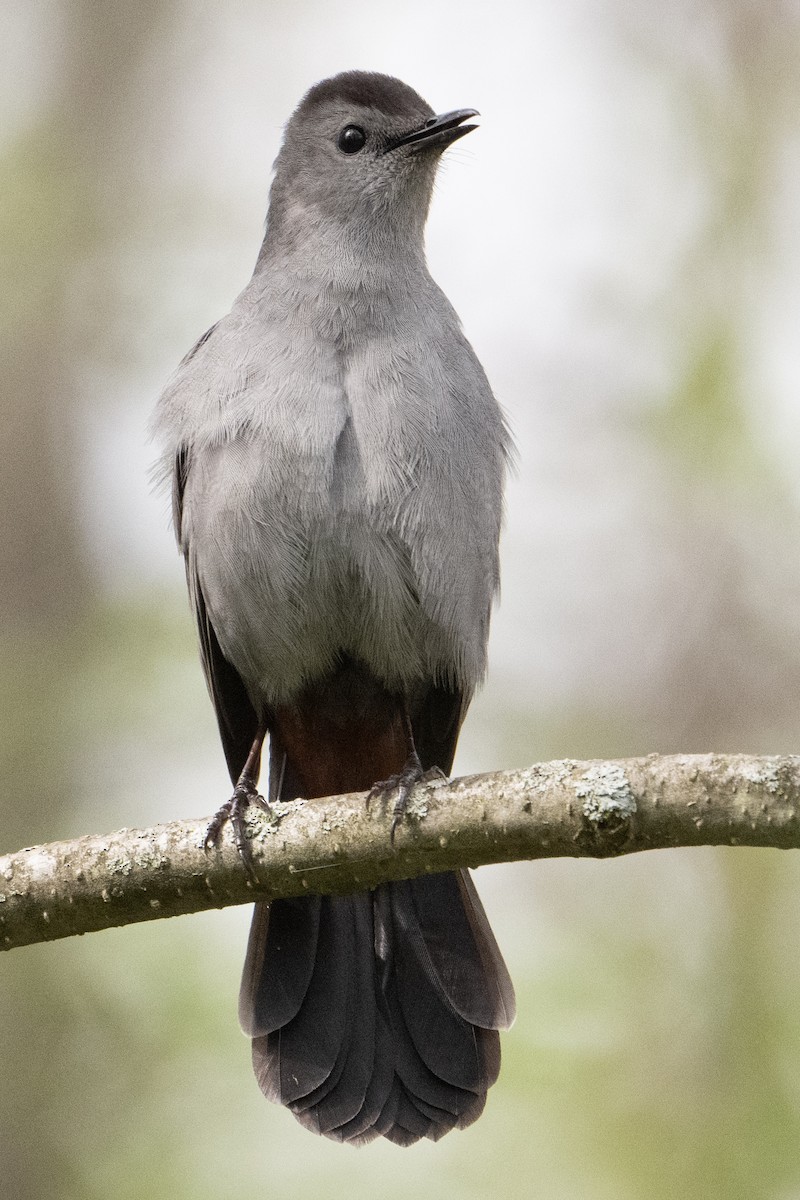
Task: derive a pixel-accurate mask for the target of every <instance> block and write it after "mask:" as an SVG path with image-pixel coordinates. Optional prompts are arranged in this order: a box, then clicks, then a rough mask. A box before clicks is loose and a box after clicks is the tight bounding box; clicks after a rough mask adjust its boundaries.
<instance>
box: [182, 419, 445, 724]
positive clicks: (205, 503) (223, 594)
mask: <svg viewBox="0 0 800 1200" xmlns="http://www.w3.org/2000/svg"><path fill="white" fill-rule="evenodd" d="M293 466H294V470H293V473H290V474H287V473H286V472H285V471H284V472H280V471H278V470H277V469H276V466H275V464H274V463H271V462H270V455H269V453H268V451H267V450H266V449H264V450H262V451H261V452H258V453H256V452H255V447H253V446H252V445H250V446H248V445H246V444H243V443H228V444H226V445H223V446H221V447H217V448H216V449H214V450H212V451H206V452H205V453H204V454H203V456H202V459H201V460H200V461H199V462H196V463H194V464H193V467H192V471H191V473H190V478H189V484H188V486H187V492H186V496H185V499H184V513H185V534H186V536H185V543H184V544H185V550H186V553H187V555H188V558H189V562H190V568H191V569H192V570H193V571H194V572H195V574H196V577H197V580H198V583H199V586H200V588H201V589H202V592H203V596H204V599H205V603H206V607H207V610H208V613H209V617H210V619H211V621H212V624H213V625H214V629H215V631H216V634H217V638H218V640H219V643H220V647H221V649H222V652H223V654H224V655H225V657H226V658H227V659H228V660H229V661H230V662H231V663H232V664H233V665H234V666H235V667H236V669H237V671H238V672H239V674H240V675H241V677H242V679H243V681H244V683H245V686H246V687H247V689H248V692H249V694H250V696H251V699H252V700H253V702H254V704H255V705H256V707H257V708H261V707H263V706H264V705H265V704H275V703H285V702H286V701H287V700H290V699H291V698H292V697H293V696H294V695H296V694H297V692H299V691H300V690H301V689H302V688H303V687H304V686H305V685H306V684H308V683H310V682H312V681H314V680H315V679H321V678H324V677H325V676H326V675H328V674H330V673H331V672H332V671H333V670H334V669H335V668H336V666H337V664H338V663H339V662H340V661H341V658H342V657H343V656H345V655H347V656H350V657H351V658H354V659H357V660H359V661H361V662H363V663H364V664H365V665H366V666H368V667H369V668H370V670H371V671H372V672H373V673H374V674H375V675H376V676H377V678H378V679H380V680H381V681H382V682H383V683H385V684H386V685H387V686H388V687H389V688H391V689H397V690H402V691H407V690H409V689H411V688H413V687H414V686H415V685H416V684H418V683H419V682H421V681H424V680H432V679H437V680H440V681H445V680H450V681H453V682H455V676H456V675H457V670H456V666H455V664H456V662H457V659H458V655H459V651H458V648H457V647H456V646H455V645H454V641H453V637H452V635H451V634H450V633H449V632H448V630H446V629H445V628H444V627H443V626H442V624H440V623H439V622H438V621H437V620H436V617H435V614H434V613H432V612H431V611H430V606H427V605H426V604H425V603H424V601H423V600H422V599H421V596H420V588H419V586H418V585H419V580H418V578H417V572H416V571H415V567H414V559H413V556H412V554H411V552H410V550H409V548H408V546H407V545H406V543H405V541H404V539H403V536H402V534H401V529H402V513H403V496H402V494H397V495H396V497H395V498H394V500H392V498H388V499H387V498H386V497H384V499H383V502H382V503H380V504H372V503H370V501H369V499H368V497H367V496H366V495H365V490H364V488H363V487H360V486H359V478H358V464H357V462H356V461H351V459H350V456H349V455H348V453H347V447H346V440H345V442H344V443H340V445H339V454H338V456H337V457H336V458H335V460H333V461H332V462H330V463H325V462H317V463H316V464H314V463H307V462H299V461H297V460H295V462H294V464H293Z"/></svg>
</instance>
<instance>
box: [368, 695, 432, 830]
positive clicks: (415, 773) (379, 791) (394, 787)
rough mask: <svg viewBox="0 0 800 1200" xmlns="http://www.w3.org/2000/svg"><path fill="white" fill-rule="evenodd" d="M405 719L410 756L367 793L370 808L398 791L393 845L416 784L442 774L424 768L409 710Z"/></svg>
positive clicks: (393, 816)
mask: <svg viewBox="0 0 800 1200" xmlns="http://www.w3.org/2000/svg"><path fill="white" fill-rule="evenodd" d="M404 719H405V727H406V745H407V747H408V758H407V759H406V761H405V763H404V765H403V768H402V770H400V771H398V772H397V774H396V775H390V776H389V778H388V779H382V780H380V781H379V782H378V783H374V784H373V785H372V787H371V788H370V790H369V793H368V794H367V808H369V806H370V804H371V802H372V801H373V800H381V801H386V800H388V799H389V796H390V795H391V794H392V793H393V792H396V793H397V795H396V796H395V801H394V808H393V809H392V827H391V830H390V831H389V841H390V842H391V844H392V845H394V835H395V831H396V830H397V826H398V825H399V824H400V822H401V821H402V819H403V815H404V813H405V811H406V807H407V806H408V797H409V795H410V793H411V789H412V788H413V786H414V784H415V783H419V782H420V780H423V779H430V778H436V777H438V776H441V774H442V772H441V771H440V770H439V768H438V767H434V768H433V769H432V770H431V771H426V770H424V768H423V766H422V763H421V762H420V760H419V755H418V754H417V747H416V746H415V745H414V730H413V728H412V726H411V718H410V717H409V715H408V712H407V711H406V712H404Z"/></svg>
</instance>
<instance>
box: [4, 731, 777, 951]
mask: <svg viewBox="0 0 800 1200" xmlns="http://www.w3.org/2000/svg"><path fill="white" fill-rule="evenodd" d="M799 818H800V757H798V756H782V757H769V758H764V757H761V758H756V757H751V756H748V755H722V754H701V755H672V756H664V757H662V756H658V755H651V756H649V757H648V758H632V759H621V760H617V761H613V760H612V761H602V762H601V761H596V762H575V761H573V760H570V759H565V760H560V761H557V762H551V763H539V764H536V765H535V766H531V767H528V768H526V769H525V770H523V771H500V772H497V773H496V774H489V775H473V776H469V777H465V778H461V779H456V780H454V781H453V782H452V783H448V782H446V781H444V780H442V781H436V782H434V783H428V784H421V785H418V786H417V787H416V788H415V790H414V793H413V796H412V799H411V803H410V805H409V809H408V813H407V815H406V818H405V820H404V822H403V824H402V825H401V826H400V827H399V828H398V830H397V836H396V839H395V844H394V846H392V844H391V843H390V841H389V827H390V824H391V813H388V814H387V813H386V812H381V811H380V810H378V811H375V810H374V809H373V810H368V809H367V808H366V805H365V796H364V795H363V794H354V795H349V796H334V797H330V798H329V799H323V800H292V801H289V802H286V803H281V804H276V805H275V806H274V807H273V809H272V812H271V815H270V816H267V815H265V814H264V813H262V812H261V811H260V810H259V809H258V808H255V807H253V808H251V809H250V810H249V813H248V832H249V834H250V835H251V839H250V843H249V844H250V847H251V849H252V860H253V861H252V866H253V873H254V877H251V874H249V873H248V871H247V870H246V869H245V867H244V865H243V863H242V861H241V860H240V858H239V857H238V855H237V853H236V850H235V848H234V846H233V841H232V838H231V836H230V830H229V829H226V830H225V832H224V836H223V838H222V839H221V844H220V847H219V848H218V849H216V850H214V851H211V852H209V853H206V852H204V851H203V849H202V843H203V838H204V835H205V830H206V826H207V824H208V820H207V819H205V820H197V821H182V822H173V823H172V824H167V825H157V826H155V827H153V828H152V829H121V830H119V831H118V832H117V833H112V834H107V835H105V836H95V835H90V836H88V837H83V838H79V839H77V840H76V841H72V842H53V843H50V844H48V845H44V846H32V847H29V848H28V849H25V850H20V851H19V852H18V853H16V854H9V855H6V856H4V857H0V947H1V948H2V949H5V950H10V949H13V948H14V947H17V946H24V945H29V944H31V943H33V942H43V941H51V940H54V939H56V938H62V937H70V936H72V935H74V934H79V933H90V932H93V931H95V930H98V929H108V928H110V927H112V926H116V925H127V924H131V923H133V922H135V921H149V920H155V919H157V918H160V917H173V916H178V915H180V914H182V913H192V912H200V911H203V910H205V909H210V908H224V907H225V906H226V905H229V904H246V903H251V902H252V901H254V900H256V899H269V898H271V897H277V896H297V895H302V894H303V893H305V892H321V893H339V894H345V893H348V892H353V891H360V890H364V889H366V888H370V887H373V886H375V885H376V884H378V883H380V882H382V881H384V880H389V879H405V878H411V877H413V876H416V875H422V874H424V873H425V872H432V871H443V870H450V869H453V868H455V867H477V866H481V865H483V864H485V863H497V862H513V861H517V860H520V859H537V858H556V857H592V858H606V857H613V856H616V855H620V854H630V853H633V852H635V851H639V850H656V849H665V848H669V847H674V846H772V847H775V848H778V849H793V848H795V849H796V848H800V819H799ZM256 879H257V882H256Z"/></svg>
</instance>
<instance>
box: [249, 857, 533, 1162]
mask: <svg viewBox="0 0 800 1200" xmlns="http://www.w3.org/2000/svg"><path fill="white" fill-rule="evenodd" d="M479 903H480V902H479V901H477V899H476V898H474V896H473V894H472V893H471V892H470V890H469V885H464V886H462V885H461V884H460V882H459V879H458V876H443V877H437V876H427V877H425V878H424V879H421V880H415V881H413V883H410V882H400V883H391V884H383V885H381V886H380V887H379V888H376V889H375V891H374V892H369V893H363V894H359V895H356V896H346V897H322V898H319V897H311V896H308V897H301V898H300V899H299V900H292V901H288V900H276V901H273V902H272V903H271V904H270V905H269V906H266V905H260V906H258V908H257V910H256V913H255V916H254V919H253V927H252V931H251V942H250V946H249V948H248V956H247V970H246V972H245V980H244V981H243V986H242V993H241V1006H242V1023H243V1026H244V1028H245V1030H246V1031H247V1032H251V1033H252V1031H254V1030H255V1031H257V1036H255V1037H254V1039H253V1065H254V1068H255V1073H256V1078H257V1080H258V1084H259V1086H260V1088H261V1090H262V1091H263V1092H264V1094H265V1095H266V1096H267V1097H268V1098H269V1099H270V1100H273V1101H275V1102H277V1103H280V1104H285V1105H287V1106H288V1107H289V1108H290V1110H291V1111H292V1112H293V1113H294V1115H295V1116H296V1117H297V1119H298V1120H299V1121H300V1122H301V1123H302V1124H303V1125H304V1126H306V1127H307V1128H309V1129H312V1130H314V1131H315V1132H317V1133H321V1134H324V1135H326V1136H328V1137H330V1138H333V1139H335V1140H337V1141H347V1142H354V1143H357V1144H363V1143H365V1142H368V1141H371V1140H372V1139H373V1138H375V1137H378V1136H381V1135H382V1136H384V1137H387V1138H389V1140H390V1141H394V1142H397V1143H398V1144H400V1145H410V1144H411V1143H412V1142H415V1141H418V1140H419V1139H420V1138H422V1137H428V1138H432V1139H433V1140H436V1139H438V1138H439V1137H441V1136H443V1134H445V1133H447V1132H448V1130H450V1129H453V1128H456V1127H457V1128H464V1127H465V1126H466V1125H469V1124H471V1123H472V1122H473V1121H474V1120H476V1119H477V1117H478V1116H479V1115H480V1113H481V1111H482V1110H483V1106H484V1104H485V1101H486V1092H487V1089H488V1088H489V1087H490V1086H491V1084H492V1083H493V1082H494V1081H495V1079H496V1078H497V1072H498V1070H499V1066H500V1049H499V1037H498V1034H497V1032H496V1028H494V1027H489V1028H487V1027H486V1025H487V1024H488V1022H489V1021H490V1020H491V1021H494V1022H496V1024H497V1025H500V1023H501V1021H502V1023H503V1024H505V1023H506V1021H507V1017H508V1003H507V988H506V987H505V986H504V983H503V981H502V980H500V981H499V982H498V980H497V979H496V978H495V975H494V973H495V970H496V953H497V952H496V947H494V946H493V944H492V945H491V946H487V945H485V944H483V942H482V934H483V926H482V922H481V921H480V920H479V919H478V918H479V917H482V910H480V909H477V910H476V908H475V905H476V904H477V905H479ZM465 904H469V909H466V908H465ZM287 906H291V907H290V908H288V911H283V910H284V908H285V907H287ZM304 907H307V909H308V911H306V912H303V911H302V909H303V908H304ZM263 908H268V912H267V913H266V915H265V914H264V913H263V912H261V911H259V910H260V909H263ZM298 909H299V910H300V911H298ZM476 912H477V913H478V917H476ZM483 921H485V917H484V918H483ZM448 927H449V928H451V929H452V930H453V939H452V942H451V943H450V944H448V942H447V938H446V930H447V928H448ZM290 932H291V934H292V940H291V941H289V940H288V937H287V935H288V934H289V933H290ZM273 938H274V939H275V942H274V944H273ZM309 959H313V963H312V969H311V973H310V978H308V981H307V984H306V986H305V991H304V994H303V995H302V996H300V993H301V992H302V991H303V984H304V983H305V981H306V978H307V976H308V974H309V972H308V962H309ZM501 965H502V960H501ZM267 970H270V971H271V972H278V971H283V972H285V975H286V980H284V981H280V980H275V979H274V978H273V979H267V978H266V973H267ZM503 970H504V968H503ZM256 971H258V972H259V973H258V977H255V975H254V972H256ZM287 981H288V982H287ZM509 986H510V985H509ZM298 996H300V999H299V1007H297V1010H296V1011H294V1009H295V1006H296V1003H297V1000H298ZM498 998H499V999H498ZM286 1013H289V1014H290V1015H289V1019H288V1020H287V1021H286V1022H285V1023H284V1024H282V1025H280V1024H278V1022H279V1020H280V1018H281V1017H282V1016H283V1015H285V1014H286ZM477 1017H480V1021H481V1023H478V1021H477V1020H476V1018H477ZM262 1030H268V1031H269V1032H266V1033H264V1032H261V1031H262Z"/></svg>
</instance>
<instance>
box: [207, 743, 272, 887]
mask: <svg viewBox="0 0 800 1200" xmlns="http://www.w3.org/2000/svg"><path fill="white" fill-rule="evenodd" d="M266 734H267V730H266V726H263V727H259V730H258V733H257V734H256V736H255V739H254V741H253V744H252V746H251V747H250V753H249V754H248V756H247V760H246V762H245V764H244V766H243V767H242V772H241V774H240V776H239V778H238V779H237V781H236V786H235V788H234V789H233V795H232V796H231V798H230V800H226V801H225V803H224V804H223V805H222V807H221V808H218V809H217V811H216V812H215V813H214V816H213V817H212V818H211V821H210V822H209V826H208V829H207V830H206V836H205V839H204V841H203V846H204V848H205V849H206V850H210V849H211V848H212V847H213V846H216V844H217V842H218V841H219V835H220V833H221V832H222V829H223V826H224V825H225V823H226V821H230V823H231V829H232V830H233V840H234V842H235V844H236V849H237V850H238V852H239V857H240V858H241V859H242V860H243V861H244V862H245V863H246V864H249V861H250V847H249V844H248V841H247V838H246V836H245V831H246V827H245V821H244V814H245V810H246V809H247V806H248V804H257V805H258V807H259V808H262V809H263V810H264V812H269V806H268V804H267V802H266V800H265V799H264V797H263V796H260V795H259V793H258V788H257V786H256V781H257V780H258V771H259V766H260V764H261V748H262V746H263V744H264V738H265V737H266Z"/></svg>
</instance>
